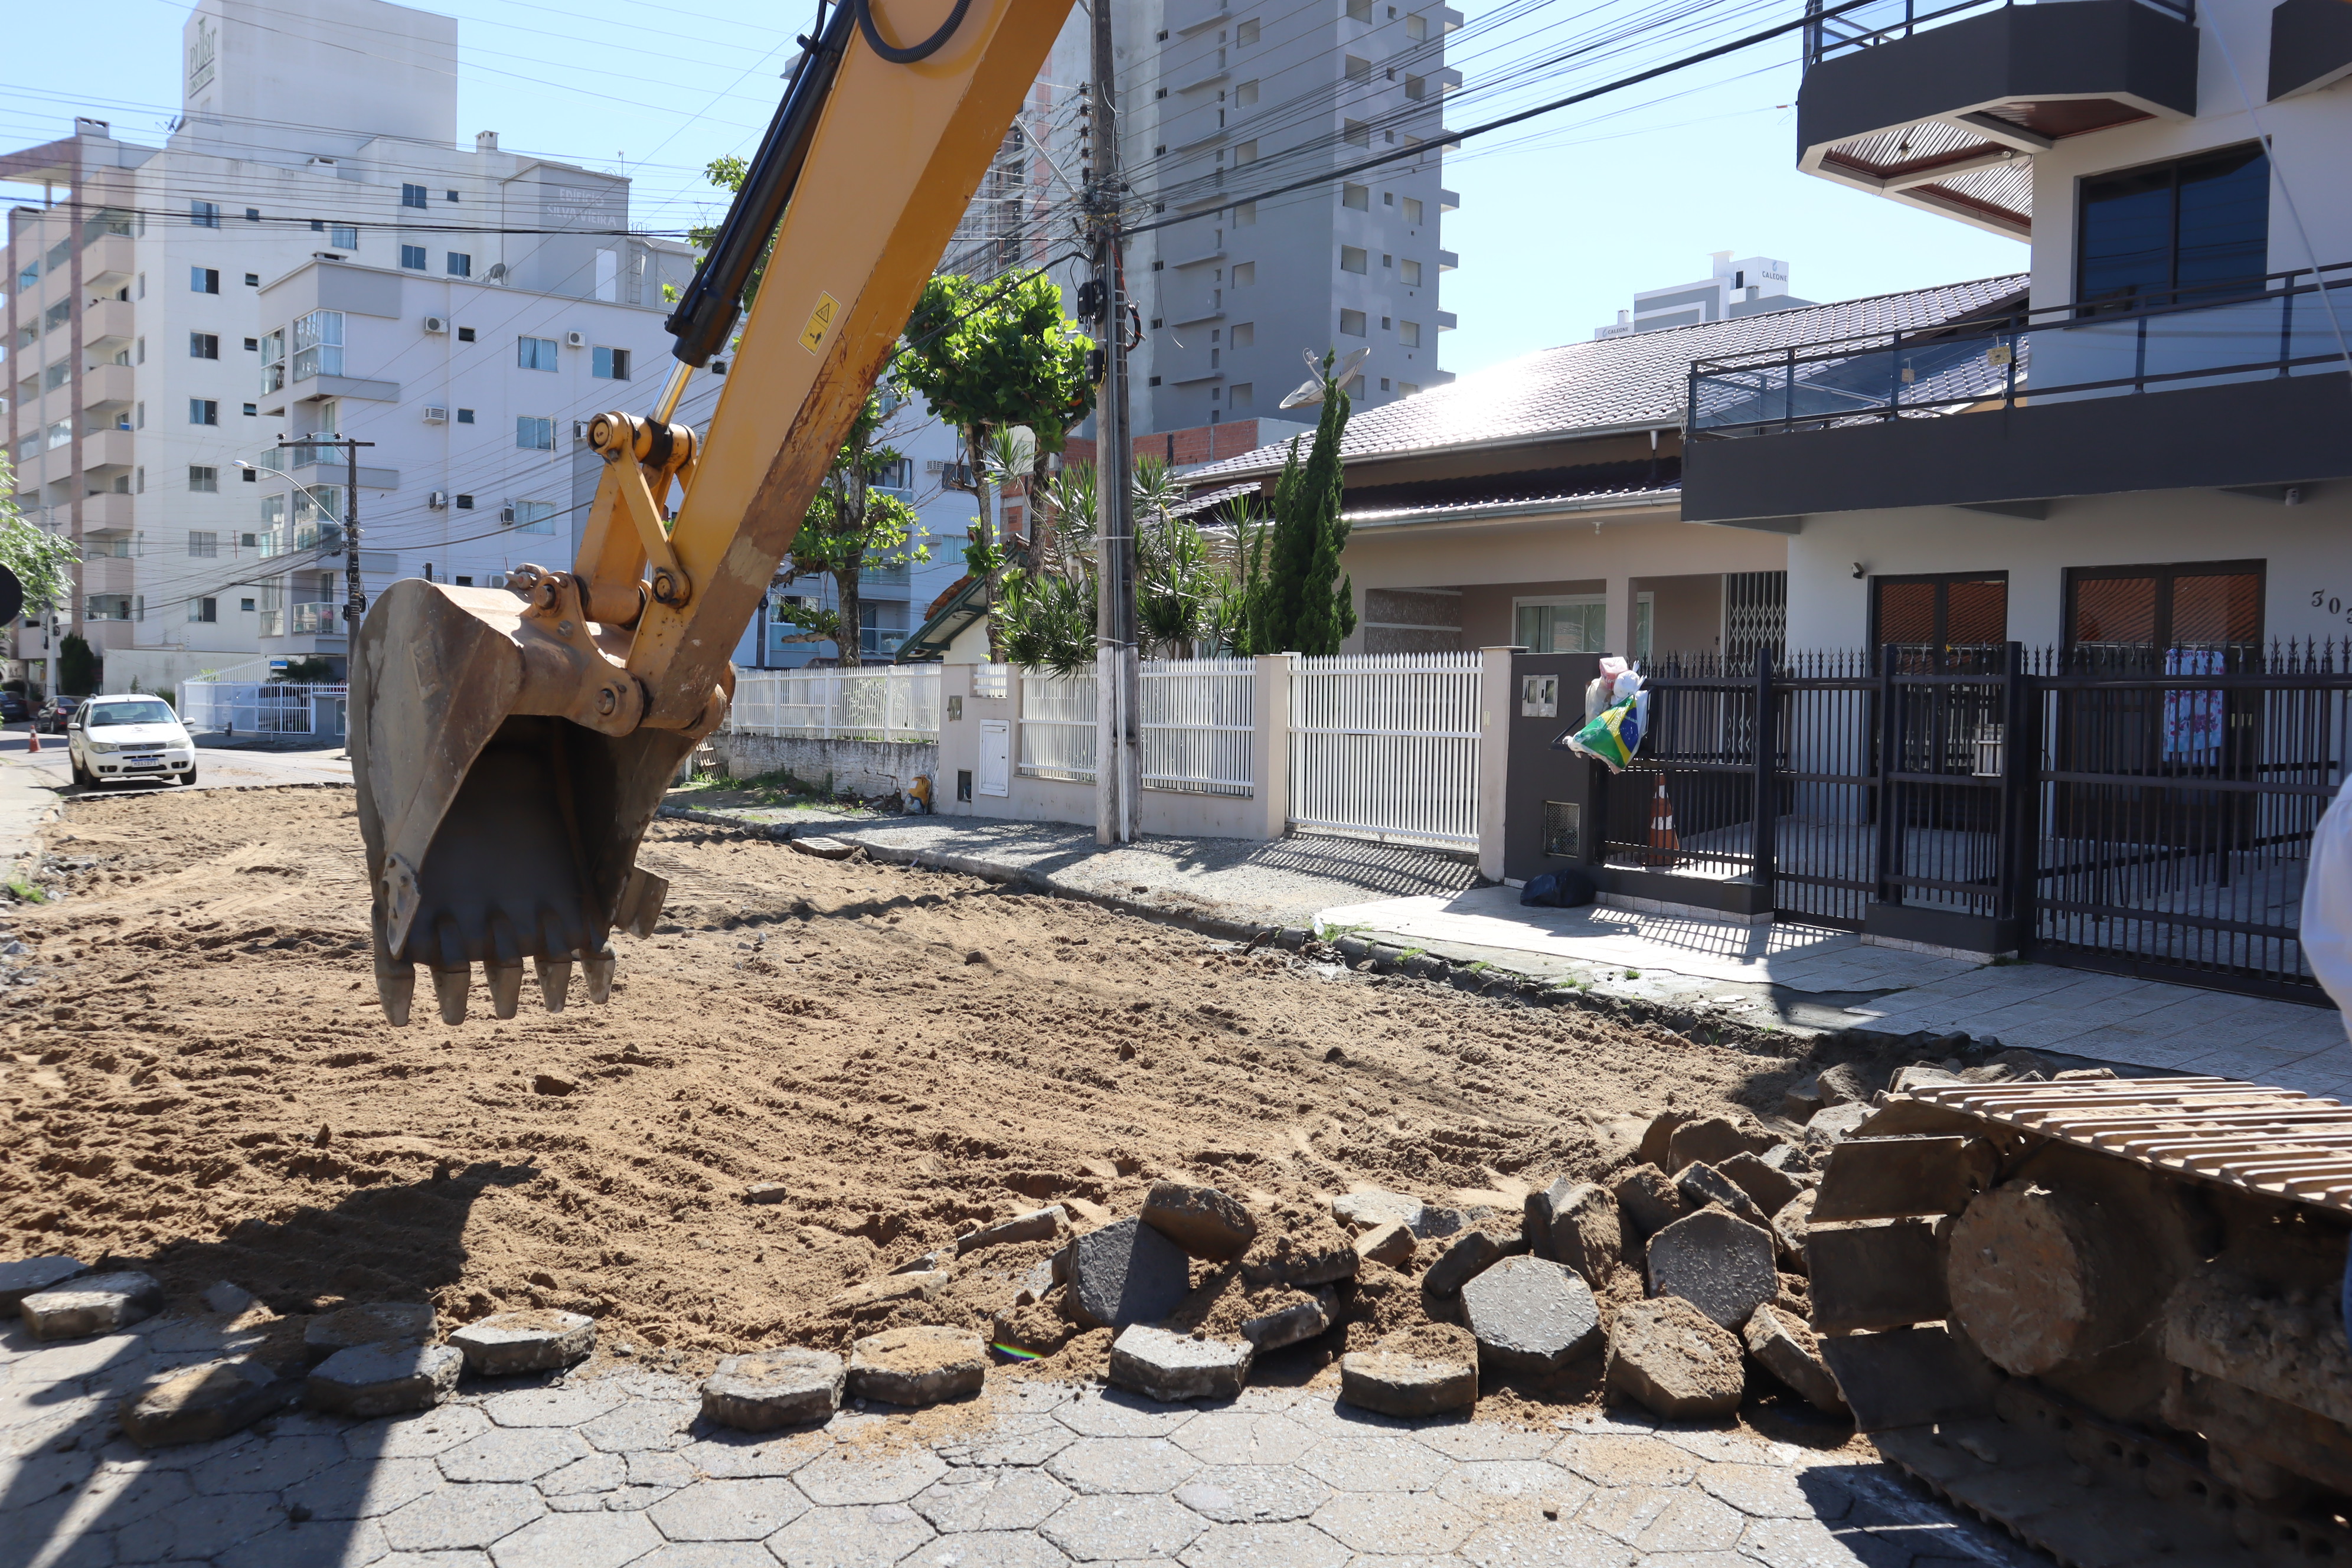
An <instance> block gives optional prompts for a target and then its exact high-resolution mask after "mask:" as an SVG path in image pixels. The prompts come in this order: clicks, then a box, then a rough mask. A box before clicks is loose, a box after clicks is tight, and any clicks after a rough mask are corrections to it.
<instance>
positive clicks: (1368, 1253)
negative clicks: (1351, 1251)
mask: <svg viewBox="0 0 2352 1568" xmlns="http://www.w3.org/2000/svg"><path fill="white" fill-rule="evenodd" d="M1413 1247H1414V1242H1413V1237H1412V1230H1411V1229H1409V1228H1408V1227H1407V1226H1402V1225H1400V1224H1398V1223H1397V1222H1396V1221H1394V1220H1391V1221H1390V1222H1389V1223H1388V1224H1386V1225H1379V1226H1373V1227H1372V1228H1371V1229H1370V1230H1368V1231H1366V1232H1364V1234H1363V1235H1361V1236H1360V1237H1356V1256H1357V1257H1358V1258H1361V1259H1363V1260H1364V1261H1365V1262H1367V1263H1385V1264H1387V1265H1388V1266H1389V1267H1390V1268H1405V1267H1406V1266H1408V1265H1409V1264H1411V1263H1412V1253H1413Z"/></svg>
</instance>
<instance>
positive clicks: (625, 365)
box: [590, 349, 629, 381]
mask: <svg viewBox="0 0 2352 1568" xmlns="http://www.w3.org/2000/svg"><path fill="white" fill-rule="evenodd" d="M590 374H593V375H596V376H599V377H602V378H603V379H604V380H606V381H626V380H628V379H629V351H628V350H626V349H598V350H597V351H596V353H595V365H594V367H593V370H592V371H591V372H590Z"/></svg>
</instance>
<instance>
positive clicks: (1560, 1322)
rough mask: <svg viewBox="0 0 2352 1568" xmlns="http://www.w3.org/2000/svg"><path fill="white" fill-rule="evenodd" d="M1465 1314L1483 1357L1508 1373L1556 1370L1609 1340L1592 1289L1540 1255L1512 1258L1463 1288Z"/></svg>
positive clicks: (1560, 1264)
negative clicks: (1604, 1333) (1602, 1331)
mask: <svg viewBox="0 0 2352 1568" xmlns="http://www.w3.org/2000/svg"><path fill="white" fill-rule="evenodd" d="M1462 1315H1463V1316H1464V1317H1465V1318H1466V1319H1468V1320H1469V1324H1470V1332H1471V1334H1472V1335H1473V1336H1475V1338H1476V1340H1477V1342H1478V1354H1479V1356H1480V1357H1481V1359H1483V1360H1484V1361H1486V1363H1487V1364H1489V1365H1491V1366H1496V1367H1500V1368H1502V1369H1503V1370H1505V1371H1506V1372H1538V1373H1540V1372H1557V1371H1558V1370H1559V1369H1560V1368H1561V1367H1563V1366H1566V1365H1567V1364H1568V1363H1570V1362H1572V1361H1575V1360H1577V1359H1579V1358H1580V1357H1582V1356H1588V1355H1591V1354H1593V1353H1595V1352H1598V1351H1599V1350H1600V1349H1601V1346H1602V1345H1603V1344H1604V1343H1605V1342H1606V1336H1605V1335H1603V1334H1602V1333H1601V1309H1600V1307H1599V1306H1598V1305H1597V1304H1595V1302H1594V1301H1593V1300H1592V1290H1591V1287H1590V1286H1588V1285H1586V1284H1585V1282H1584V1280H1583V1279H1582V1278H1581V1277H1580V1276H1579V1275H1578V1273H1577V1272H1576V1270H1575V1269H1573V1268H1570V1267H1568V1266H1567V1265H1566V1264H1564V1263H1552V1262H1549V1261H1547V1260H1545V1259H1544V1258H1505V1259H1504V1260H1503V1261H1502V1262H1500V1263H1497V1264H1496V1265H1495V1267H1493V1268H1489V1269H1487V1270H1486V1272H1485V1273H1484V1274H1481V1275H1479V1276H1478V1278H1476V1279H1473V1280H1471V1281H1470V1283H1468V1284H1467V1285H1465V1286H1464V1287H1462Z"/></svg>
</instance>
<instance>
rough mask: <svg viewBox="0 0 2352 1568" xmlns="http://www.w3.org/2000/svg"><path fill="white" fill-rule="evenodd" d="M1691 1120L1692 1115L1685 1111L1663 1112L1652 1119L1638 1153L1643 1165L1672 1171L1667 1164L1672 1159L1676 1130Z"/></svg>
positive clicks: (1644, 1131) (1645, 1129)
mask: <svg viewBox="0 0 2352 1568" xmlns="http://www.w3.org/2000/svg"><path fill="white" fill-rule="evenodd" d="M1690 1119H1691V1117H1690V1113H1689V1112H1688V1111H1685V1110H1666V1111H1661V1112H1659V1113H1658V1114H1657V1115H1655V1116H1654V1117H1652V1118H1651V1119H1650V1125H1649V1126H1648V1127H1646V1128H1644V1129H1643V1131H1642V1146H1641V1149H1640V1150H1639V1151H1638V1152H1639V1154H1640V1157H1641V1161H1642V1163H1643V1164H1645V1165H1655V1166H1656V1167H1657V1168H1658V1169H1660V1170H1661V1171H1664V1170H1670V1169H1672V1167H1671V1166H1670V1165H1668V1164H1667V1163H1666V1162H1667V1161H1668V1160H1669V1159H1670V1158H1672V1155H1671V1152H1670V1151H1671V1149H1672V1147H1673V1144H1674V1138H1675V1128H1677V1127H1680V1126H1681V1125H1682V1124H1683V1123H1685V1121H1689V1120H1690Z"/></svg>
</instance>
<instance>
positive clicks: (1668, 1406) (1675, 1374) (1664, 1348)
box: [1608, 1215, 1747, 1421]
mask: <svg viewBox="0 0 2352 1568" xmlns="http://www.w3.org/2000/svg"><path fill="white" fill-rule="evenodd" d="M1700 1217H1703V1216H1700V1215H1693V1216H1692V1218H1694V1219H1696V1218H1700ZM1683 1223H1684V1224H1685V1225H1687V1224H1688V1223H1690V1222H1689V1221H1688V1220H1685V1221H1684V1222H1683ZM1734 1223H1737V1222H1734ZM1608 1384H1609V1387H1610V1388H1611V1389H1612V1391H1613V1392H1615V1393H1618V1394H1622V1395H1624V1396H1625V1397H1626V1398H1628V1399H1631V1400H1633V1402H1634V1403H1635V1404H1637V1405H1641V1406H1642V1407H1643V1409H1645V1410H1648V1411H1650V1412H1652V1413H1653V1414H1654V1415H1663V1416H1664V1417H1666V1418H1667V1419H1668V1420H1670V1421H1681V1420H1687V1419H1690V1418H1692V1417H1694V1416H1702V1415H1727V1414H1729V1413H1730V1412H1732V1411H1734V1410H1737V1409H1738V1408H1739V1396H1740V1394H1741V1393H1742V1392H1743V1391H1744V1390H1745V1389H1746V1387H1747V1378H1746V1374H1745V1370H1744V1368H1743V1367H1742V1364H1741V1363H1740V1359H1739V1341H1738V1338H1737V1337H1735V1336H1734V1335H1733V1334H1732V1332H1731V1331H1730V1330H1728V1329H1727V1328H1724V1327H1723V1326H1721V1325H1720V1324H1718V1323H1717V1322H1715V1321H1713V1320H1712V1319H1710V1318H1708V1317H1707V1316H1706V1314H1705V1313H1703V1312H1701V1311H1700V1310H1698V1309H1697V1308H1696V1307H1694V1306H1692V1305H1691V1304H1690V1303H1689V1302H1688V1301H1685V1300H1683V1299H1682V1298H1680V1297H1679V1296H1665V1297H1661V1298H1659V1299H1658V1300H1654V1301H1635V1302H1633V1303H1631V1304H1629V1305H1627V1306H1624V1307H1622V1308H1620V1309H1618V1311H1617V1317H1616V1321H1614V1322H1613V1323H1612V1324H1611V1325H1610V1335H1609V1372H1608Z"/></svg>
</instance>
